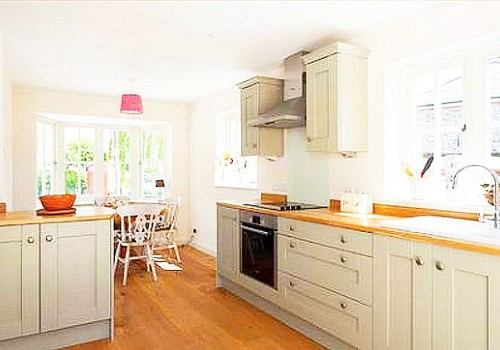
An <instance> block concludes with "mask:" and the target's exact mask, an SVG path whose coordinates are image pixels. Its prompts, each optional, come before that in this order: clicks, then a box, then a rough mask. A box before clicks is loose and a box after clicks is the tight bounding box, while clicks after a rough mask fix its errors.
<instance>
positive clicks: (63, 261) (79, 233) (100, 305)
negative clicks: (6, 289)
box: [40, 220, 112, 332]
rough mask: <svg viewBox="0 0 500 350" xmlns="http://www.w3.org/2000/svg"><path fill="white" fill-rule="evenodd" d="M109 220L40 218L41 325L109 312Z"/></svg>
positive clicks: (57, 324) (80, 321)
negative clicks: (43, 221)
mask: <svg viewBox="0 0 500 350" xmlns="http://www.w3.org/2000/svg"><path fill="white" fill-rule="evenodd" d="M110 231H111V226H110V221H109V220H100V221H83V222H68V223H51V224H43V225H41V227H40V239H41V243H40V245H41V259H40V262H41V266H40V268H41V271H40V276H41V277H40V281H41V294H40V301H41V313H40V314H41V331H42V332H45V331H51V330H55V329H61V328H66V327H70V326H75V325H79V324H84V323H89V322H94V321H99V320H103V319H109V318H110V312H111V304H110V303H111V298H110V295H111V285H112V284H111V274H110V266H111V238H110Z"/></svg>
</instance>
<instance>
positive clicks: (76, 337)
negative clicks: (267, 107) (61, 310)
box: [0, 320, 112, 350]
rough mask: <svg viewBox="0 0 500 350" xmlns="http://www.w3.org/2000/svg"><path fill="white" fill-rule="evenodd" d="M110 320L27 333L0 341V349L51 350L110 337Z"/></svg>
mask: <svg viewBox="0 0 500 350" xmlns="http://www.w3.org/2000/svg"><path fill="white" fill-rule="evenodd" d="M111 332H112V329H111V320H104V321H99V322H94V323H89V324H84V325H81V326H76V327H70V328H65V329H59V330H57V331H52V332H47V333H40V334H33V335H28V336H25V337H21V338H15V339H9V340H5V341H0V350H19V349H22V350H52V349H60V348H64V347H67V346H72V345H77V344H82V343H88V342H91V341H95V340H100V339H111V335H112V333H111Z"/></svg>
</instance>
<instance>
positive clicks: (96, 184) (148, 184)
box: [36, 113, 172, 203]
mask: <svg viewBox="0 0 500 350" xmlns="http://www.w3.org/2000/svg"><path fill="white" fill-rule="evenodd" d="M75 119H76V118H75V116H61V115H53V114H48V113H45V114H43V116H41V117H39V118H38V120H37V160H36V161H37V174H36V176H37V188H36V193H37V195H41V194H50V193H75V194H77V195H78V197H77V201H78V202H80V203H81V202H91V201H92V200H93V199H94V198H95V197H96V196H104V195H116V196H129V197H131V198H159V197H165V196H168V195H169V194H170V193H171V192H170V191H171V183H172V181H171V178H172V176H171V173H172V147H171V141H170V140H171V138H172V137H171V124H170V123H165V122H163V123H161V124H158V122H151V121H149V122H148V121H144V120H132V119H127V120H126V121H123V120H121V121H120V123H121V124H124V125H122V126H115V125H114V124H113V123H114V122H116V120H115V119H110V118H99V117H87V118H81V116H79V117H78V120H82V119H85V121H87V122H88V124H84V123H81V122H80V123H79V124H76V123H74V122H72V120H75ZM101 121H102V124H99V122H101ZM157 180H163V183H164V185H165V187H164V188H157V187H156V181H157Z"/></svg>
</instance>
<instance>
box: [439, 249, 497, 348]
mask: <svg viewBox="0 0 500 350" xmlns="http://www.w3.org/2000/svg"><path fill="white" fill-rule="evenodd" d="M432 270H433V271H432V275H433V282H434V287H433V317H434V325H435V326H434V327H435V328H434V337H433V342H434V344H433V345H434V347H433V349H435V350H438V349H439V350H441V349H443V350H447V349H450V350H466V349H475V350H487V349H500V257H498V256H493V255H487V254H481V253H474V252H469V251H464V250H454V249H449V248H442V247H435V249H434V254H433V267H432Z"/></svg>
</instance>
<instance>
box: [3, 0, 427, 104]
mask: <svg viewBox="0 0 500 350" xmlns="http://www.w3.org/2000/svg"><path fill="white" fill-rule="evenodd" d="M436 6H437V4H436V3H435V2H434V3H433V2H430V1H420V2H419V1H411V2H404V1H397V2H396V1H293V2H292V1H192V2H189V1H168V2H161V1H150V2H149V1H148V2H146V1H135V2H134V1H128V2H124V1H87V2H84V1H80V2H63V1H52V2H33V1H12V2H11V1H2V2H1V3H0V30H1V31H3V32H4V34H5V50H6V67H7V69H8V72H9V75H10V77H11V78H12V80H13V82H14V83H17V84H23V85H32V86H39V87H46V88H51V89H58V90H71V91H78V92H85V93H98V94H120V93H122V92H125V91H126V90H127V91H128V90H130V83H129V82H128V78H129V77H131V76H132V77H134V78H135V84H134V88H133V89H134V90H137V92H139V93H141V94H142V95H143V96H145V97H148V98H154V99H160V100H168V101H195V100H197V99H199V98H201V97H203V96H207V95H209V94H211V93H214V92H216V91H218V90H221V89H223V88H226V87H228V86H231V85H233V84H235V83H237V82H239V81H241V80H243V79H246V78H248V77H250V76H251V75H253V74H255V73H256V72H262V71H265V70H268V69H271V68H275V67H276V66H278V65H279V64H280V63H281V60H282V59H283V58H284V57H286V56H288V55H290V54H292V53H294V52H296V51H299V50H300V49H311V48H315V47H318V45H322V44H325V43H328V42H331V41H334V40H335V39H342V40H346V39H348V38H352V37H354V36H358V35H361V34H364V33H366V32H368V31H371V30H374V29H375V28H377V27H380V26H383V25H385V24H387V23H388V22H391V21H396V20H400V19H401V18H402V17H405V16H411V15H415V13H417V12H422V11H429V10H431V9H433V8H435V7H436Z"/></svg>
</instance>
